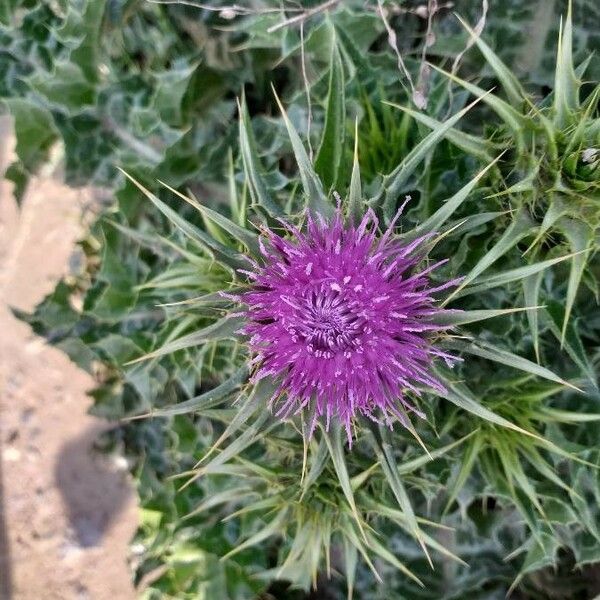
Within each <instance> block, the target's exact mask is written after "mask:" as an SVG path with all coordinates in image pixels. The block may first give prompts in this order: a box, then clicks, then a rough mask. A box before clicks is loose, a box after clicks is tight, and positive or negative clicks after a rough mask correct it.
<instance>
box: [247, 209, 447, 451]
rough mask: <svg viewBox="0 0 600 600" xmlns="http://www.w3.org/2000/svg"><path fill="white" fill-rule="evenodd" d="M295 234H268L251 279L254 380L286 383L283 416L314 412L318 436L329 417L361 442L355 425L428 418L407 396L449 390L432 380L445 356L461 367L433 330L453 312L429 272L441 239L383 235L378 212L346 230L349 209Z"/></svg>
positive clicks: (279, 409) (280, 399)
mask: <svg viewBox="0 0 600 600" xmlns="http://www.w3.org/2000/svg"><path fill="white" fill-rule="evenodd" d="M283 226H284V228H285V229H286V231H287V232H288V234H289V235H287V236H286V237H281V236H280V235H278V234H276V233H274V232H273V231H271V230H268V229H266V230H265V231H264V235H263V236H262V237H261V243H260V247H261V252H262V254H263V256H264V261H263V264H262V265H259V264H257V263H253V264H252V267H251V270H248V271H245V272H246V273H247V275H248V276H249V278H250V289H249V290H248V291H246V292H243V293H242V294H241V296H240V297H239V298H238V299H239V300H240V301H241V302H243V303H244V304H245V305H246V306H247V308H246V310H245V313H244V314H245V315H246V317H247V318H248V321H249V322H248V324H247V325H246V327H245V330H244V331H245V333H246V334H247V335H248V336H250V348H251V350H252V352H253V353H254V358H253V361H252V362H253V364H254V365H255V366H256V370H255V372H254V375H253V380H254V381H258V380H259V379H262V378H263V377H267V376H270V377H272V378H273V379H275V380H276V381H277V382H278V383H279V386H278V390H277V392H276V394H275V395H274V397H273V399H272V402H271V404H272V406H274V407H275V408H274V410H275V411H276V414H277V416H279V417H281V418H282V419H285V418H288V417H289V416H291V415H292V414H296V413H298V412H300V411H303V410H305V411H306V412H307V413H308V414H309V431H310V433H311V434H312V431H313V430H314V428H315V426H316V423H317V421H318V420H319V419H321V418H324V419H325V423H326V427H327V428H328V427H329V424H330V421H331V419H338V420H339V421H340V422H341V423H342V424H343V425H344V426H345V428H346V431H347V433H348V439H349V441H350V443H352V429H351V428H352V421H353V419H354V418H355V417H356V416H357V415H358V414H361V415H364V416H366V417H368V418H370V419H373V420H374V421H377V422H385V423H387V424H391V423H392V421H393V417H396V418H397V419H398V420H399V421H400V422H401V423H402V424H404V425H407V424H408V420H407V415H408V413H415V414H417V415H419V416H420V417H423V416H424V415H423V413H422V412H421V411H419V410H418V409H417V408H416V407H415V405H414V404H413V403H412V402H410V400H409V399H408V398H407V396H406V392H412V393H413V394H415V395H416V396H419V395H420V394H421V389H422V388H423V387H426V388H430V389H433V390H438V391H440V392H444V387H443V385H442V384H441V382H440V381H439V380H438V379H437V378H436V377H435V376H433V375H432V374H431V369H430V367H431V364H432V361H433V360H434V358H435V357H442V358H444V359H445V360H447V361H452V360H454V359H453V357H452V356H449V355H447V354H446V353H444V352H442V351H441V350H439V349H436V347H435V345H434V340H435V337H436V334H438V333H440V332H441V331H442V330H444V329H445V327H443V326H437V325H435V324H433V323H432V316H434V315H436V314H438V313H440V312H443V309H441V308H438V307H436V304H435V299H434V298H433V297H432V294H433V293H434V292H437V291H440V290H442V289H445V288H448V287H450V286H453V285H455V284H456V282H457V280H452V281H448V282H446V283H444V284H442V285H438V286H437V287H431V286H430V280H429V274H430V273H431V271H432V270H433V269H435V268H436V267H438V266H439V265H441V264H442V263H444V262H446V261H441V262H439V263H437V264H434V265H432V266H429V267H427V268H426V269H424V270H421V271H420V272H418V271H416V266H417V265H418V264H419V263H420V262H421V261H422V259H423V250H422V247H423V243H424V242H425V241H426V240H427V239H429V238H430V237H431V235H425V236H421V237H419V238H418V239H415V240H414V241H411V242H410V243H402V242H401V241H398V240H397V239H395V238H394V236H393V235H392V232H393V226H394V224H393V223H392V225H391V226H390V227H389V228H388V230H387V231H386V232H385V233H383V234H382V235H378V221H377V217H376V216H375V214H374V213H373V211H371V210H369V211H368V212H367V213H366V215H365V216H364V218H363V219H362V221H361V223H360V224H358V226H356V225H354V224H351V225H346V224H344V221H343V217H342V215H341V211H340V210H339V209H338V210H337V212H336V215H335V216H334V217H333V219H332V220H331V221H329V222H326V221H325V220H324V219H321V218H320V217H319V218H317V220H315V219H313V218H312V217H311V216H308V219H307V226H306V230H305V231H300V230H298V229H297V228H295V227H292V226H291V225H289V224H287V223H283Z"/></svg>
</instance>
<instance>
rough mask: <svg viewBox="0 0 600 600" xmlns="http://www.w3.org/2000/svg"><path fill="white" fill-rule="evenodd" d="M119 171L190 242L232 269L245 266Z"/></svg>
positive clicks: (238, 256)
mask: <svg viewBox="0 0 600 600" xmlns="http://www.w3.org/2000/svg"><path fill="white" fill-rule="evenodd" d="M121 172H122V173H123V175H125V177H127V179H129V180H130V181H131V182H132V183H133V184H134V185H135V186H136V187H137V188H138V189H140V190H141V191H142V192H143V193H144V195H145V196H146V198H148V199H149V200H150V201H151V202H152V204H154V206H156V208H158V210H160V212H162V213H163V214H164V215H165V217H167V218H168V219H169V220H170V221H171V222H172V223H173V225H175V226H176V227H177V228H178V229H180V230H181V231H182V232H183V233H184V234H185V235H186V236H187V237H188V238H189V239H190V240H192V242H194V243H195V244H196V245H197V246H199V247H200V248H203V249H206V250H208V251H209V252H210V253H211V254H212V255H213V256H214V257H215V260H217V261H218V262H220V263H221V264H223V265H224V266H227V267H229V268H232V269H238V268H244V267H246V266H247V263H245V262H244V261H243V260H242V258H241V256H240V255H239V254H238V253H237V252H234V251H233V250H231V248H228V247H227V246H225V244H222V243H221V242H218V241H217V240H215V239H213V238H212V237H210V236H209V235H207V234H206V233H205V232H204V231H202V230H200V229H198V228H197V227H196V226H194V225H192V224H191V223H190V222H189V221H186V220H185V219H184V218H183V217H182V216H180V215H179V214H178V213H177V212H175V211H174V210H173V209H172V208H171V207H170V206H167V205H166V204H165V203H164V202H163V201H162V200H159V198H158V197H157V196H156V195H154V194H153V193H152V192H151V191H150V190H148V189H146V188H145V187H144V186H143V185H142V184H141V183H139V182H138V181H136V180H135V179H134V178H133V177H131V175H128V174H127V173H126V172H125V171H123V170H122V169H121Z"/></svg>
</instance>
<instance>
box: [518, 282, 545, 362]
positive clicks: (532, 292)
mask: <svg viewBox="0 0 600 600" xmlns="http://www.w3.org/2000/svg"><path fill="white" fill-rule="evenodd" d="M543 277H544V273H543V272H541V271H540V272H539V273H535V274H534V275H529V276H527V277H525V278H524V279H523V296H524V298H525V304H529V305H530V306H532V307H533V306H537V304H538V302H539V296H540V287H541V284H542V279H543ZM527 322H528V323H529V331H530V332H531V339H532V340H533V349H534V351H535V357H536V360H537V361H538V363H539V362H540V334H539V326H538V323H539V311H538V309H537V308H528V309H527Z"/></svg>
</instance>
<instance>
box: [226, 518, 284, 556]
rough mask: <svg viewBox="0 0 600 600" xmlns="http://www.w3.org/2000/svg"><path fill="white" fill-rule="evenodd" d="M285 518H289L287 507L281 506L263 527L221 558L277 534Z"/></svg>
mask: <svg viewBox="0 0 600 600" xmlns="http://www.w3.org/2000/svg"><path fill="white" fill-rule="evenodd" d="M286 519H289V516H288V509H287V507H286V508H282V509H281V510H280V511H279V512H278V513H277V514H276V515H275V516H274V517H272V518H271V519H270V520H269V522H268V524H267V525H266V526H265V527H263V528H262V529H261V530H260V531H257V532H256V533H255V534H254V535H252V536H250V537H249V538H248V539H247V540H245V541H244V542H242V543H241V544H238V545H237V546H236V547H235V548H233V550H231V551H230V552H228V553H227V554H225V556H223V557H221V560H227V559H228V558H230V557H232V556H233V555H235V554H237V553H238V552H241V551H242V550H245V549H246V548H250V547H251V546H255V545H256V544H260V543H261V542H264V541H265V540H266V539H268V538H270V537H271V536H273V535H277V533H278V532H279V530H280V529H281V528H283V527H285V523H286Z"/></svg>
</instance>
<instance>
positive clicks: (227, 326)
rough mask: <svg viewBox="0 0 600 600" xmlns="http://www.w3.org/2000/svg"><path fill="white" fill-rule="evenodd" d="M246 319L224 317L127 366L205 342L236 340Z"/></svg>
mask: <svg viewBox="0 0 600 600" xmlns="http://www.w3.org/2000/svg"><path fill="white" fill-rule="evenodd" d="M245 322H246V319H244V318H243V317H232V316H226V317H223V318H222V319H219V320H218V321H216V322H215V323H213V324H212V325H209V326H208V327H205V328H204V329H201V330H200V331H194V332H193V333H190V334H188V335H184V336H183V337H180V338H177V339H176V340H173V341H172V342H168V343H167V344H165V345H164V346H162V347H160V348H158V350H154V352H150V353H149V354H146V355H144V356H141V357H140V358H137V359H136V360H133V361H131V362H130V363H128V364H134V363H137V362H140V361H142V360H149V359H151V358H158V357H159V356H165V355H167V354H172V353H173V352H177V351H178V350H184V349H185V348H193V347H194V346H199V345H200V344H205V343H206V342H212V341H216V340H226V339H237V337H238V335H237V334H238V332H239V330H240V329H241V328H242V327H243V326H244V324H245Z"/></svg>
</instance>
